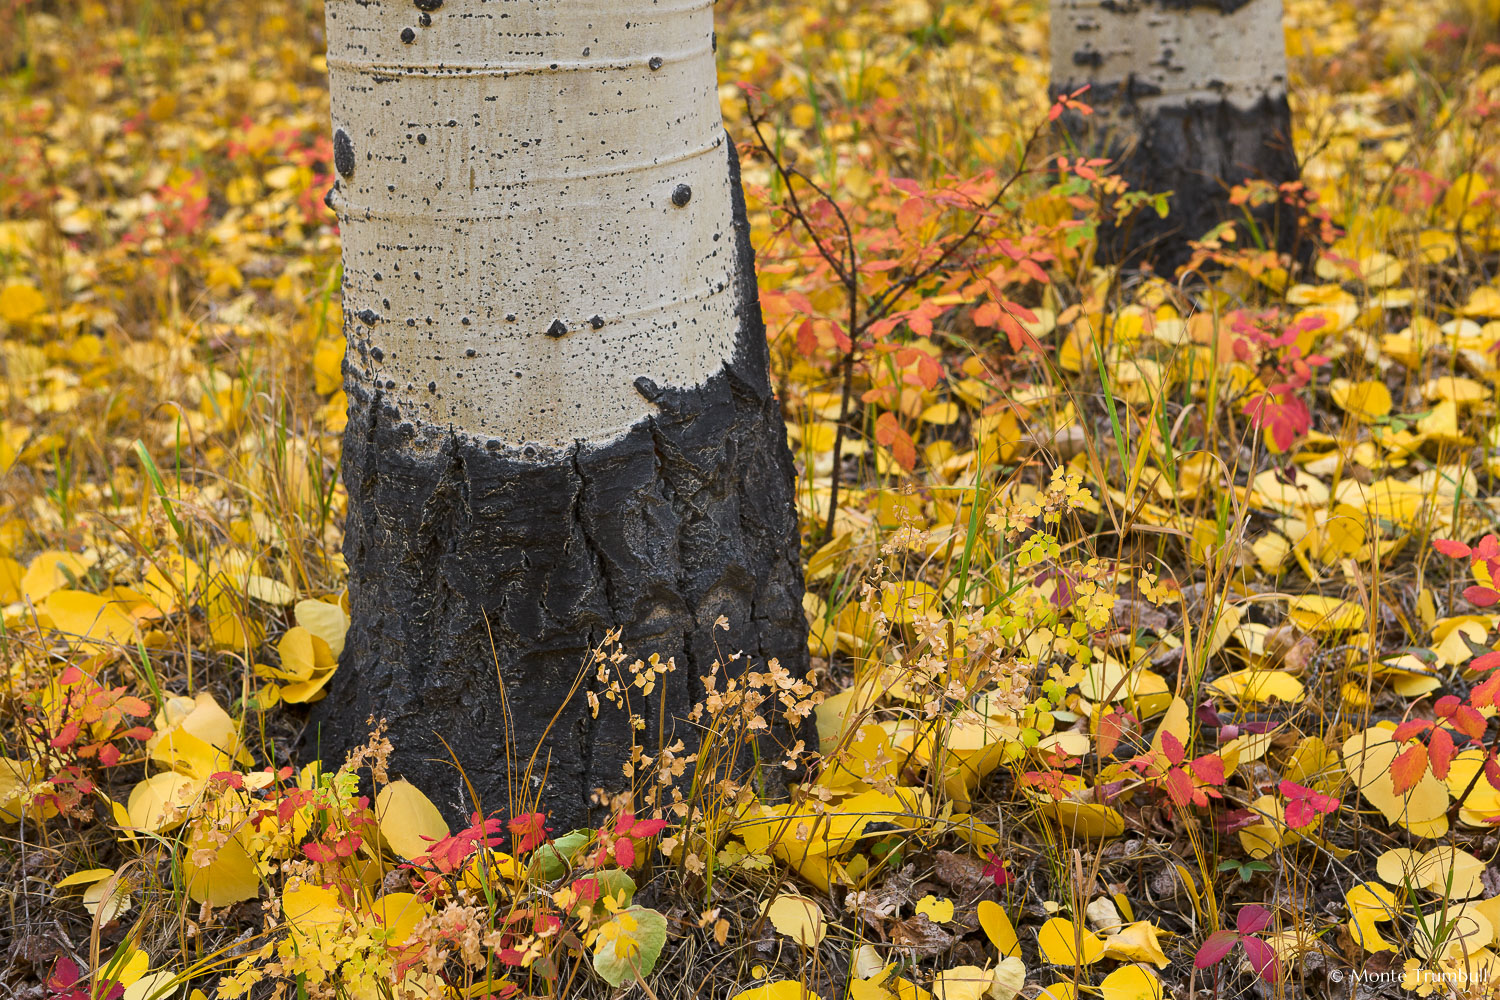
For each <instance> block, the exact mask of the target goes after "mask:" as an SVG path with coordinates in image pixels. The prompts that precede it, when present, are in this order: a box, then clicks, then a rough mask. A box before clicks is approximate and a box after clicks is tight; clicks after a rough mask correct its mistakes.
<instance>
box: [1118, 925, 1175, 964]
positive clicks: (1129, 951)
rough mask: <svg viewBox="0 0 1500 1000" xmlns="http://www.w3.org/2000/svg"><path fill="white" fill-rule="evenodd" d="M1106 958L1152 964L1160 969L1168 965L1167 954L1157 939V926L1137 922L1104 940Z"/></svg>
mask: <svg viewBox="0 0 1500 1000" xmlns="http://www.w3.org/2000/svg"><path fill="white" fill-rule="evenodd" d="M1104 957H1105V958H1113V959H1116V960H1118V961H1121V962H1150V963H1152V964H1153V965H1155V966H1156V967H1157V968H1158V969H1165V968H1166V967H1167V965H1168V959H1167V954H1166V952H1164V951H1163V950H1162V947H1161V941H1160V940H1159V939H1158V938H1157V931H1156V925H1155V924H1153V923H1151V922H1150V921H1149V920H1137V921H1136V922H1135V923H1132V924H1128V925H1126V926H1125V927H1123V928H1121V929H1120V930H1118V931H1116V932H1115V933H1113V934H1111V935H1109V936H1108V937H1106V938H1105V939H1104Z"/></svg>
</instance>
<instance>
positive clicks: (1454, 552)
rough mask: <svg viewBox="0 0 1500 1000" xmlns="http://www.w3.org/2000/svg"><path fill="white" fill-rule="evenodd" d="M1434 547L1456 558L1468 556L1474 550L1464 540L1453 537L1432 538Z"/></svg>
mask: <svg viewBox="0 0 1500 1000" xmlns="http://www.w3.org/2000/svg"><path fill="white" fill-rule="evenodd" d="M1432 547H1433V548H1435V549H1437V550H1438V551H1439V552H1441V553H1442V554H1443V555H1445V556H1451V557H1452V558H1454V559H1464V558H1467V557H1468V555H1469V553H1471V552H1472V551H1474V550H1473V549H1471V548H1469V547H1468V546H1467V545H1465V544H1464V543H1463V542H1460V541H1456V540H1454V539H1452V538H1434V539H1433V540H1432Z"/></svg>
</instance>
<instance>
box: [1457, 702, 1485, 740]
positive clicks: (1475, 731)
mask: <svg viewBox="0 0 1500 1000" xmlns="http://www.w3.org/2000/svg"><path fill="white" fill-rule="evenodd" d="M1452 725H1453V728H1454V729H1457V730H1458V731H1459V732H1461V733H1463V734H1464V735H1465V736H1468V737H1469V738H1471V739H1476V740H1477V739H1481V738H1482V737H1483V736H1484V726H1485V719H1484V716H1483V715H1481V714H1480V713H1479V710H1478V709H1477V708H1473V707H1471V706H1469V705H1460V706H1458V708H1457V710H1456V711H1454V713H1453V719H1452Z"/></svg>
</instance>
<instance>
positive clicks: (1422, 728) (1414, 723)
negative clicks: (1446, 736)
mask: <svg viewBox="0 0 1500 1000" xmlns="http://www.w3.org/2000/svg"><path fill="white" fill-rule="evenodd" d="M1431 728H1432V723H1431V722H1428V721H1427V720H1426V719H1408V720H1406V721H1405V722H1403V723H1401V725H1399V726H1397V727H1396V728H1395V730H1394V731H1392V733H1391V740H1392V741H1393V742H1396V743H1405V742H1406V741H1407V740H1410V739H1412V738H1413V737H1416V736H1421V735H1422V734H1423V733H1425V732H1427V730H1429V729H1431Z"/></svg>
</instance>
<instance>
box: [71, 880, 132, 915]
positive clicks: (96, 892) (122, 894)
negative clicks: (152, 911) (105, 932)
mask: <svg viewBox="0 0 1500 1000" xmlns="http://www.w3.org/2000/svg"><path fill="white" fill-rule="evenodd" d="M133 904H134V900H133V899H132V897H131V895H130V892H129V888H128V886H127V885H126V884H125V883H124V882H123V881H121V880H120V879H119V878H117V877H114V873H113V872H111V873H110V877H107V878H105V879H104V880H103V881H99V882H95V883H94V884H93V885H90V886H89V887H88V888H87V889H85V890H84V892H83V908H84V909H85V910H87V911H88V912H90V913H92V914H93V915H94V916H95V917H97V918H98V920H99V925H100V926H101V927H103V926H105V925H107V924H112V923H114V922H115V921H116V920H118V919H119V918H120V917H121V916H122V915H124V914H125V913H128V912H129V911H130V907H131V906H132V905H133Z"/></svg>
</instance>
